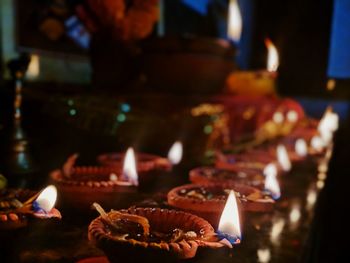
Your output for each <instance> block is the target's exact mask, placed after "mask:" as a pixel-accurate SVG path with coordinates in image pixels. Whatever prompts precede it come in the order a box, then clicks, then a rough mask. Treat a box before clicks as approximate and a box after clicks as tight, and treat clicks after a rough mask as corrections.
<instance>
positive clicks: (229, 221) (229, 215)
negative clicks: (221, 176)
mask: <svg viewBox="0 0 350 263" xmlns="http://www.w3.org/2000/svg"><path fill="white" fill-rule="evenodd" d="M218 230H219V231H221V232H223V233H225V234H228V235H231V236H234V237H237V238H238V239H241V227H240V222H239V211H238V206H237V200H236V196H235V193H234V191H233V190H231V191H230V194H229V195H228V198H227V201H226V204H225V208H224V210H223V211H222V214H221V218H220V221H219V227H218Z"/></svg>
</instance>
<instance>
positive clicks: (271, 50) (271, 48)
mask: <svg viewBox="0 0 350 263" xmlns="http://www.w3.org/2000/svg"><path fill="white" fill-rule="evenodd" d="M265 46H266V48H267V71H269V72H275V71H277V69H278V66H279V56H278V51H277V48H276V46H275V45H274V44H273V43H272V41H271V40H270V39H268V38H266V39H265Z"/></svg>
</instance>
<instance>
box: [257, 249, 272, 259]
mask: <svg viewBox="0 0 350 263" xmlns="http://www.w3.org/2000/svg"><path fill="white" fill-rule="evenodd" d="M257 255H258V260H259V262H260V263H267V262H269V261H270V259H271V252H270V249H268V248H265V249H261V248H260V249H258V251H257Z"/></svg>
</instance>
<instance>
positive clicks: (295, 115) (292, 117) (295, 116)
mask: <svg viewBox="0 0 350 263" xmlns="http://www.w3.org/2000/svg"><path fill="white" fill-rule="evenodd" d="M298 118H299V116H298V113H297V112H296V111H294V110H290V111H288V112H287V120H288V121H289V122H296V121H297V120H298Z"/></svg>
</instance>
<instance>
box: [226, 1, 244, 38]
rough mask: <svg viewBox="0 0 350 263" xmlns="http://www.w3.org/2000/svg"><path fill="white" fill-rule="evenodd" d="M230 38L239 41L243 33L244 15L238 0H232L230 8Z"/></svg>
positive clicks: (228, 33)
mask: <svg viewBox="0 0 350 263" xmlns="http://www.w3.org/2000/svg"><path fill="white" fill-rule="evenodd" d="M228 12H229V13H228V32H227V35H228V38H230V39H232V40H233V41H235V42H238V41H239V40H240V38H241V33H242V16H241V12H240V11H239V5H238V2H237V0H230V3H229V9H228Z"/></svg>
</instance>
